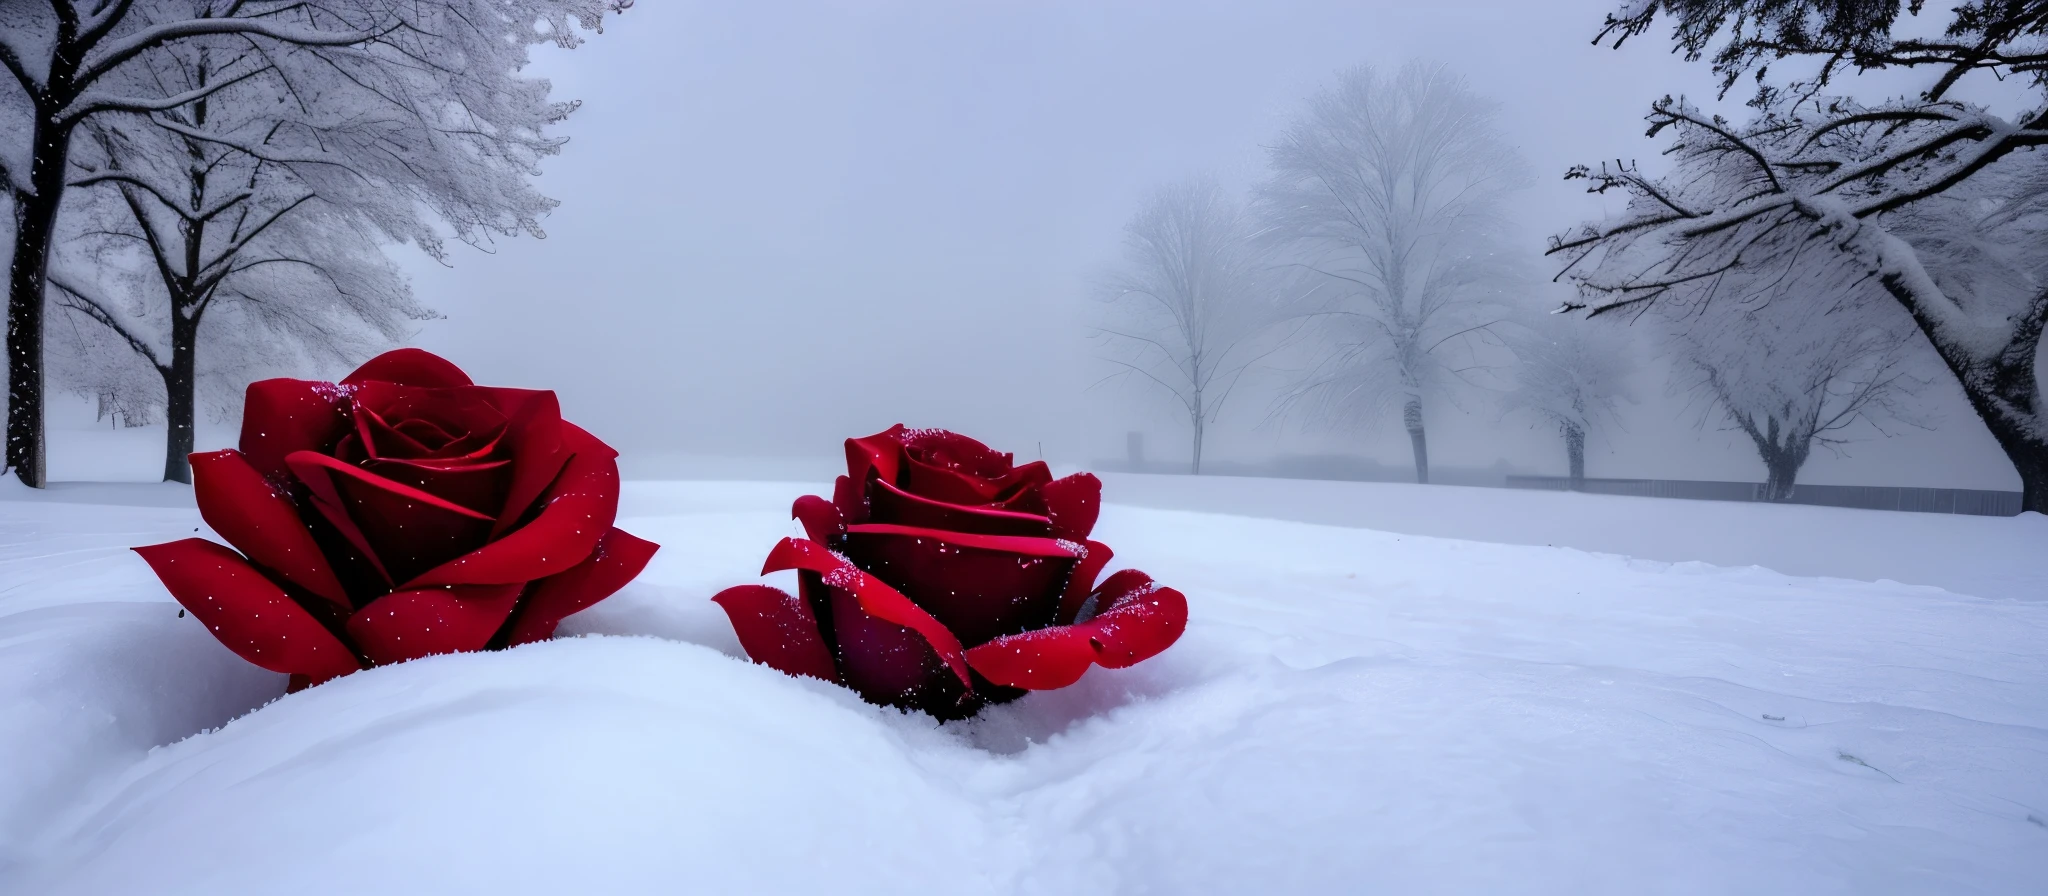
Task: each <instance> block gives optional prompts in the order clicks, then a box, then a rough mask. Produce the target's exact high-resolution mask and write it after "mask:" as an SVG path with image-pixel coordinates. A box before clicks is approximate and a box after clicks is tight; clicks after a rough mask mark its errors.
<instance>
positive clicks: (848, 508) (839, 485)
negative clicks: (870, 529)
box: [832, 476, 868, 524]
mask: <svg viewBox="0 0 2048 896" xmlns="http://www.w3.org/2000/svg"><path fill="white" fill-rule="evenodd" d="M867 482H868V479H867V478H866V477H863V478H861V479H860V480H858V481H856V480H854V479H852V478H851V477H847V476H841V477H839V478H838V479H835V480H833V481H832V506H833V507H836V508H838V509H839V519H840V521H841V522H845V523H849V524H850V523H865V522H867V521H868V495H867Z"/></svg>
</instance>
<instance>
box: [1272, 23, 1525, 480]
mask: <svg viewBox="0 0 2048 896" xmlns="http://www.w3.org/2000/svg"><path fill="white" fill-rule="evenodd" d="M1494 117H1495V108H1494V105H1493V103H1491V102H1490V101H1488V100H1486V99H1484V98H1482V97H1480V96H1479V95H1478V94H1476V93H1474V92H1473V91H1472V89H1471V88H1470V87H1469V86H1468V85H1467V84H1466V82H1465V81H1464V79H1462V78H1460V77H1458V76H1457V75H1456V74H1454V73H1452V72H1451V71H1450V70H1449V69H1448V68H1446V67H1444V66H1441V65H1434V64H1426V63H1419V62H1418V63H1410V64H1409V65H1407V66H1406V67H1404V68H1402V69H1401V70H1400V72H1399V73H1398V74H1395V75H1394V76H1392V77H1383V76H1381V75H1380V74H1379V73H1378V72H1376V71H1374V70H1373V69H1372V68H1369V67H1363V66H1361V67H1358V68H1354V69H1351V70H1349V71H1346V72H1344V73H1342V74H1341V75H1339V76H1338V78H1337V80H1336V82H1335V83H1334V84H1332V85H1330V86H1329V87H1327V88H1325V89H1324V90H1323V91H1321V92H1320V93H1318V94H1316V95H1315V96H1314V97H1313V98H1311V99H1310V100H1309V101H1308V104H1307V107H1306V108H1305V109H1304V110H1303V111H1302V112H1301V113H1300V114H1299V115H1298V116H1297V117H1296V118H1295V120H1294V122H1293V124H1292V125H1290V126H1289V127H1288V129H1287V130H1286V131H1285V132H1283V133H1282V134H1281V136H1280V139H1279V141H1278V142H1277V143H1276V144H1275V145H1274V146H1272V147H1271V148H1270V150H1269V162H1270V165H1271V168H1272V177H1271V179H1270V180H1269V181H1268V182H1267V183H1266V184H1265V185H1264V187H1263V188H1262V190H1261V197H1260V199H1261V202H1260V205H1261V209H1262V210H1263V212H1264V215H1265V216H1266V218H1267V220H1268V222H1269V223H1270V225H1271V228H1272V230H1273V232H1274V234H1275V235H1276V236H1278V237H1280V238H1282V239H1284V240H1286V241H1287V243H1288V249H1287V251H1288V252H1290V253H1291V254H1292V255H1293V256H1294V257H1295V258H1297V259H1298V261H1297V262H1296V263H1298V264H1299V265H1301V266H1302V267H1303V268H1305V269H1306V270H1308V271H1310V272H1311V276H1313V277H1315V278H1318V279H1320V281H1321V283H1320V285H1321V286H1323V287H1326V290H1327V291H1326V295H1328V296H1329V301H1327V302H1326V303H1325V304H1324V305H1322V306H1321V308H1320V310H1319V311H1318V312H1317V313H1316V314H1315V316H1313V317H1312V318H1309V320H1310V326H1309V330H1308V340H1309V343H1310V347H1311V352H1312V359H1311V360H1310V361H1309V362H1308V364H1307V366H1306V369H1305V370H1304V372H1303V373H1302V375H1301V376H1300V377H1299V378H1298V379H1297V380H1296V381H1295V383H1294V384H1293V385H1292V386H1291V388H1290V389H1289V390H1288V392H1287V393H1286V395H1285V396H1284V397H1283V404H1284V406H1285V407H1287V408H1289V409H1291V410H1293V411H1296V412H1299V413H1302V414H1304V415H1306V416H1307V417H1308V418H1309V419H1310V420H1312V421H1317V422H1321V423H1325V424H1359V423H1365V422H1367V421H1372V420H1377V419H1383V418H1384V415H1385V414H1386V413H1388V412H1390V411H1392V410H1394V409H1396V408H1398V409H1399V411H1400V414H1401V421H1402V425H1403V426H1404V427H1405V428H1406V429H1407V431H1408V437H1409V442H1410V445H1411V447H1412V449H1413V451H1414V456H1415V479H1416V481H1417V482H1428V481H1429V446H1428V440H1427V433H1426V431H1425V426H1424V415H1423V409H1424V406H1425V404H1426V402H1428V401H1429V400H1431V398H1432V397H1433V396H1438V395H1443V394H1445V393H1446V392H1447V391H1449V390H1451V389H1453V388H1455V387H1456V386H1457V385H1458V384H1459V383H1461V382H1464V381H1465V377H1466V375H1467V374H1468V373H1469V372H1471V371H1472V370H1473V369H1476V368H1477V367H1479V366H1482V365H1481V363H1480V361H1479V360H1478V359H1479V353H1478V350H1477V348H1476V346H1475V343H1477V342H1481V341H1486V340H1489V339H1492V340H1494V341H1496V342H1497V338H1496V337H1493V336H1492V335H1491V333H1492V328H1493V327H1494V326H1495V325H1497V324H1498V323H1499V322H1500V321H1501V320H1502V318H1503V314H1504V313H1503V312H1502V311H1501V310H1500V304H1501V303H1500V298H1501V297H1502V296H1503V295H1505V294H1506V293H1507V291H1508V290H1509V289H1512V288H1514V287H1515V286H1516V285H1517V284H1518V283H1519V282H1520V281H1519V278H1518V277H1517V276H1515V272H1514V271H1513V270H1512V269H1511V266H1509V265H1508V264H1506V263H1505V259H1506V258H1507V257H1508V249H1507V248H1506V245H1507V240H1506V236H1505V235H1504V233H1503V229H1504V228H1503V226H1502V221H1501V219H1500V217H1499V212H1500V206H1501V202H1502V199H1503V197H1505V196H1506V194H1507V193H1509V192H1510V191H1512V190H1514V189H1517V188H1519V187H1521V186H1523V185H1524V184H1525V183H1526V181H1527V177H1526V175H1525V173H1524V172H1525V167H1524V165H1523V164H1522V161H1521V159H1520V157H1519V156H1518V155H1517V154H1516V153H1515V151H1514V149H1513V148H1512V147H1511V146H1509V145H1508V143H1507V142H1506V140H1505V139H1504V138H1503V137H1502V135H1501V134H1500V133H1499V132H1498V131H1497V129H1496V128H1495V126H1494Z"/></svg>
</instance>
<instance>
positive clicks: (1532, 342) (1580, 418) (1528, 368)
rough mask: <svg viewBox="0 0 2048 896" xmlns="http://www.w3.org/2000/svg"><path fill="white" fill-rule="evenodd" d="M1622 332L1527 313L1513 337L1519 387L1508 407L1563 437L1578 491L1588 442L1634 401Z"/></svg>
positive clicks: (1583, 477)
mask: <svg viewBox="0 0 2048 896" xmlns="http://www.w3.org/2000/svg"><path fill="white" fill-rule="evenodd" d="M1619 330H1620V328H1619V327H1611V326H1607V325H1606V324H1604V323H1590V324H1589V323H1587V322H1585V321H1580V320H1573V319H1569V318H1567V317H1565V316H1563V315H1558V314H1544V315H1540V316H1529V315H1525V316H1524V317H1523V319H1522V321H1521V326H1519V327H1517V328H1515V329H1514V330H1511V331H1510V335H1509V336H1508V337H1507V343H1508V346H1509V348H1511V349H1512V350H1513V351H1514V353H1515V367H1514V377H1515V386H1514V388H1513V389H1512V390H1510V391H1509V392H1508V393H1507V394H1506V395H1504V396H1502V399H1501V400H1502V406H1503V407H1504V408H1505V409H1506V411H1507V412H1508V413H1509V414H1510V415H1514V416H1519V417H1523V418H1525V419H1528V420H1530V421H1531V422H1532V424H1533V425H1535V426H1538V427H1541V428H1544V429H1553V430H1556V431H1557V434H1558V435H1559V436H1561V437H1563V439H1564V453H1565V464H1566V470H1567V472H1568V475H1569V476H1570V481H1571V487H1572V489H1573V490H1574V491H1576V490H1578V489H1580V488H1583V487H1584V486H1585V482H1586V438H1587V437H1588V436H1591V435H1593V434H1595V433H1597V432H1598V431H1600V430H1602V429H1606V428H1608V427H1611V426H1613V425H1615V423H1616V422H1617V410H1618V405H1619V403H1620V402H1623V401H1628V400H1630V396H1631V390H1630V388H1629V376H1630V374H1631V373H1633V372H1634V370H1635V362H1634V358H1633V357H1631V355H1630V353H1629V343H1628V342H1627V340H1626V339H1624V338H1623V333H1621V332H1619Z"/></svg>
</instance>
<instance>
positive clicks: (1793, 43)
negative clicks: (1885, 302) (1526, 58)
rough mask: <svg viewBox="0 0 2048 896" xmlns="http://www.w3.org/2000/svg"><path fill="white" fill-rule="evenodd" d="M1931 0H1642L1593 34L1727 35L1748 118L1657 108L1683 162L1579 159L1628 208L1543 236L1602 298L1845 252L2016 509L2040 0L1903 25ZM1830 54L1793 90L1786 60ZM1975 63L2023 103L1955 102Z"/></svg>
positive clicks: (2042, 95)
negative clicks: (1858, 78) (1893, 77)
mask: <svg viewBox="0 0 2048 896" xmlns="http://www.w3.org/2000/svg"><path fill="white" fill-rule="evenodd" d="M1902 9H1904V10H1907V11H1910V12H1911V13H1913V14H1915V15H1917V14H1919V13H1920V11H1921V9H1922V5H1921V4H1918V3H1914V4H1910V6H1906V5H1902V4H1900V3H1897V2H1889V3H1885V2H1856V3H1840V4H1821V5H1816V4H1810V3H1786V2H1780V0H1737V2H1726V0H1655V2H1630V3H1628V4H1627V5H1626V6H1625V7H1624V8H1623V9H1622V10H1621V11H1620V12H1618V13H1615V14H1613V15H1611V16H1609V18H1608V22H1607V27H1606V29H1605V30H1604V31H1603V32H1602V37H1603V38H1605V37H1613V38H1615V40H1616V42H1617V43H1619V42H1620V40H1622V39H1625V38H1627V37H1629V36H1631V35H1635V34H1639V33H1642V32H1643V31H1644V30H1646V29H1647V28H1649V27H1650V25H1651V23H1652V22H1653V21H1654V19H1655V18H1656V17H1657V16H1658V15H1660V14H1668V15H1670V16H1672V17H1674V18H1676V19H1677V20H1678V26H1679V27H1678V29H1677V31H1676V34H1677V40H1678V45H1679V48H1680V49H1683V50H1684V51H1686V52H1687V53H1691V54H1702V53H1704V52H1705V51H1707V50H1708V49H1711V48H1712V47H1713V45H1714V44H1715V43H1716V42H1720V43H1721V47H1720V49H1719V50H1718V51H1717V52H1716V53H1715V55H1714V60H1715V61H1714V64H1715V68H1716V70H1717V71H1718V72H1719V73H1720V74H1721V75H1722V76H1723V77H1724V82H1723V83H1724V89H1725V88H1726V87H1727V86H1730V85H1732V84H1733V83H1734V82H1735V78H1736V77H1737V76H1739V75H1742V74H1744V73H1751V72H1754V73H1757V74H1758V75H1759V76H1760V77H1759V78H1758V84H1759V87H1758V92H1757V95H1756V97H1755V99H1754V100H1753V101H1752V102H1751V105H1752V106H1753V107H1754V108H1755V109H1756V110H1757V111H1756V114H1755V115H1754V117H1753V118H1752V119H1751V120H1750V121H1748V122H1746V123H1741V124H1737V123H1734V122H1730V121H1728V120H1725V119H1723V118H1721V117H1719V116H1715V115H1710V114H1707V113H1705V112H1703V111H1701V110H1700V109H1698V108H1697V107H1695V106H1694V105H1692V104H1691V103H1688V102H1686V101H1685V100H1684V99H1683V98H1676V99H1674V98H1671V97H1666V98H1665V99H1663V100H1660V101H1658V102H1656V103H1654V104H1652V106H1651V110H1650V115H1649V116H1648V120H1649V122H1650V134H1651V136H1657V135H1659V134H1663V133H1666V132H1669V134H1670V135H1671V145H1670V148H1669V150H1668V152H1667V154H1668V155H1669V156H1671V157H1672V158H1673V160H1674V161H1675V163H1676V170H1675V171H1673V172H1672V173H1670V174H1668V175H1665V176H1661V177H1656V176H1651V175H1648V174H1645V173H1644V172H1642V171H1641V170H1639V169H1638V168H1636V167H1635V166H1633V165H1624V164H1620V163H1614V164H1603V165H1601V166H1599V167H1598V168H1591V167H1584V166H1581V167H1579V168H1576V169H1573V171H1572V172H1571V173H1570V175H1569V176H1571V177H1575V178H1583V179H1585V180H1587V181H1588V182H1589V183H1590V184H1591V187H1590V189H1591V190H1592V191H1594V192H1605V191H1608V190H1618V191H1621V192H1622V193H1624V194H1625V195H1627V196H1628V197H1629V199H1630V201H1629V205H1628V209H1627V211H1626V212H1625V213H1624V214H1623V215H1621V216H1620V217H1619V218H1617V219H1612V220H1606V221H1602V222H1598V223H1596V224H1592V225H1588V226H1585V227H1582V228H1580V229H1578V230H1576V231H1573V232H1570V233H1566V234H1563V235H1561V236H1559V237H1557V238H1555V239H1554V240H1553V241H1552V243H1551V252H1552V253H1554V254H1557V255H1559V256H1561V257H1562V258H1563V259H1564V260H1565V264H1564V268H1563V273H1562V274H1561V276H1567V277H1570V278H1571V279H1572V280H1573V281H1574V282H1576V283H1577V284H1578V285H1579V287H1580V288H1581V291H1582V293H1583V295H1584V296H1585V302H1584V304H1583V305H1579V306H1576V307H1583V308H1587V309H1589V310H1590V311H1591V313H1593V314H1601V313H1605V312H1608V311H1612V310H1615V309H1619V308H1627V307H1632V306H1642V305H1647V304H1652V303H1657V302H1660V301H1662V300H1664V299H1665V298H1667V297H1669V296H1671V295H1673V294H1674V293H1678V292H1681V291H1683V290H1684V289H1685V288H1687V287H1690V286H1694V285H1697V284H1702V283H1712V282H1714V281H1715V280H1716V279H1717V278H1720V277H1722V276H1723V275H1725V274H1729V273H1731V272H1736V271H1745V272H1750V273H1752V274H1758V275H1761V276H1769V275H1771V274H1772V273H1773V272H1785V271H1790V270H1792V269H1793V268H1795V267H1796V266H1798V265H1801V264H1806V263H1810V262H1809V259H1810V258H1811V257H1812V256H1813V255H1815V254H1816V253H1825V254H1831V255H1835V256H1839V257H1840V258H1841V259H1843V260H1845V262H1846V263H1847V269H1846V270H1847V272H1846V273H1845V275H1844V277H1845V278H1846V279H1845V283H1849V284H1853V283H1857V282H1863V281H1867V282H1868V283H1869V284H1871V285H1872V286H1873V287H1875V288H1876V289H1879V290H1881V291H1882V292H1883V293H1884V294H1887V295H1889V296H1890V298H1891V299H1892V300H1893V301H1895V302H1896V303H1897V304H1898V305H1899V306H1900V307H1901V308H1903V309H1904V310H1905V312H1906V314H1907V315H1909V316H1910V318H1911V319H1912V321H1913V323H1914V325H1915V326H1917V327H1918V329H1919V331H1920V332H1921V333H1922V334H1923V335H1925V337H1926V338H1927V341H1928V343H1930V344H1931V345H1932V346H1933V348H1934V351H1935V352H1936V354H1938V355H1939V356H1940V358H1941V360H1942V362H1943V363H1944V364H1945V365H1946V366H1947V368H1948V370H1949V372H1950V373H1951V374H1953V375H1954V377H1955V379H1956V382H1957V383H1958V384H1959V385H1960V386H1961V387H1962V390H1963V394H1964V395H1965V396H1966V397H1967V398H1968V400H1969V402H1970V405H1971V407H1972V408H1973V409H1974V410H1975V411H1976V412H1977V415H1978V416H1979V417H1980V418H1981V419H1982V420H1983V421H1984V424H1985V426H1986V427H1987V428H1989V429H1990V431H1991V434H1992V436H1993V437H1994V438H1996V439H1997V440H1998V443H1999V445H2000V446H2001V447H2002V448H2003V449H2004V450H2005V453H2006V456H2007V457H2008V458H2009V459H2010V460H2011V461H2012V464H2013V467H2014V469H2015V470H2016V471H2017V472H2018V473H2019V477H2020V481H2021V482H2022V484H2023V489H2024V496H2023V498H2022V501H2021V504H2022V507H2023V509H2025V510H2033V511H2040V512H2048V404H2044V396H2043V392H2042V384H2041V379H2040V372H2039V371H2038V370H2037V368H2036V362H2037V359H2038V357H2039V353H2040V347H2041V335H2042V329H2043V326H2044V323H2048V253H2043V252H2042V251H2041V246H2042V245H2044V239H2048V159H2044V158H2043V154H2042V151H2041V149H2040V147H2042V146H2048V65H2044V63H2043V57H2042V55H2041V42H2042V40H2043V39H2044V38H2048V4H2042V3H2038V2H2034V3H2010V2H1992V0H1973V2H1966V3H1960V4H1956V5H1954V6H1953V7H1952V8H1948V9H1947V12H1948V14H1949V15H1950V16H1951V20H1950V23H1949V25H1948V27H1947V29H1946V31H1945V32H1944V33H1943V35H1942V36H1941V37H1939V38H1905V37H1895V36H1894V34H1893V32H1894V29H1895V28H1896V27H1897V26H1898V25H1899V18H1898V16H1899V13H1900V12H1901V11H1902ZM1787 57H1794V58H1798V59H1803V60H1809V61H1813V62H1816V63H1818V64H1819V66H1820V67H1819V70H1818V73H1817V74H1816V75H1814V76H1813V77H1812V78H1810V79H1808V80H1805V81H1799V82H1793V83H1790V84H1787V85H1784V86H1782V87H1780V86H1778V85H1776V84H1775V83H1773V82H1772V81H1770V80H1768V79H1767V78H1764V77H1761V76H1762V75H1763V73H1764V69H1765V68H1767V67H1768V66H1770V65H1771V64H1773V61H1774V60H1782V59H1785V58H1787ZM1872 68H1893V69H1905V70H1913V71H1919V70H1925V71H1927V72H1928V73H1929V80H1928V82H1927V84H1926V87H1925V88H1924V89H1923V90H1922V91H1921V92H1920V93H1919V94H1917V95H1914V96H1905V97H1896V98H1892V99H1886V100H1882V101H1878V102H1875V103H1865V102H1859V101H1857V100H1855V99H1853V98H1849V97H1836V96H1828V95H1826V92H1827V91H1828V90H1829V89H1830V78H1831V76H1832V74H1833V73H1835V72H1836V71H1837V70H1844V69H1856V70H1862V69H1872ZM1972 73H1988V74H1990V75H1991V76H1993V77H1997V78H2001V79H2009V80H2016V81H2019V82H2021V83H2025V84H2026V85H2027V86H2028V90H2029V93H2030V94H2031V96H2030V97H2029V99H2028V102H2029V103H2030V104H2031V108H2029V109H2028V110H2027V111H2025V112H2023V113H2021V114H2019V115H2017V116H2014V117H2007V116H2002V115H1998V114H1994V113H1993V112H1991V111H1990V110H1989V109H1987V108H1985V107H1983V106H1980V105H1977V104H1975V103H1970V102H1966V101H1962V100H1959V99H1955V98H1953V96H1952V91H1953V90H1954V88H1955V87H1956V86H1957V85H1958V84H1959V83H1961V82H1962V81H1963V80H1964V79H1965V78H1967V77H1968V76H1969V75H1971V74H1972Z"/></svg>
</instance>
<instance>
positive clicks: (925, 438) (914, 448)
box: [898, 429, 1017, 482]
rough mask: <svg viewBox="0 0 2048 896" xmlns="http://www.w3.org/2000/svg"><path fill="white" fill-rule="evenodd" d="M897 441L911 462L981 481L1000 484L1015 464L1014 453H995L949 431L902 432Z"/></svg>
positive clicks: (985, 446)
mask: <svg viewBox="0 0 2048 896" xmlns="http://www.w3.org/2000/svg"><path fill="white" fill-rule="evenodd" d="M898 438H899V440H900V441H902V443H903V450H904V453H905V455H906V456H907V457H909V458H910V459H911V460H913V461H916V462H918V463H921V464H924V465H925V466H928V467H931V468H934V469H941V470H949V471H953V472H957V473H961V474H964V475H966V476H969V477H972V478H974V479H979V480H984V481H990V482H999V481H1003V480H1004V479H1005V477H1008V476H1009V475H1010V473H1011V472H1012V468H1013V467H1014V466H1015V465H1016V461H1017V458H1016V455H1014V454H1005V453H1003V452H1000V451H997V450H995V449H994V448H990V447H989V446H987V445H984V444H982V443H981V442H979V441H976V440H974V439H972V438H969V437H967V436H963V435H961V434H959V433H957V432H953V431H951V430H945V429H911V430H904V431H903V432H902V433H901V434H900V435H899V436H898Z"/></svg>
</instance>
